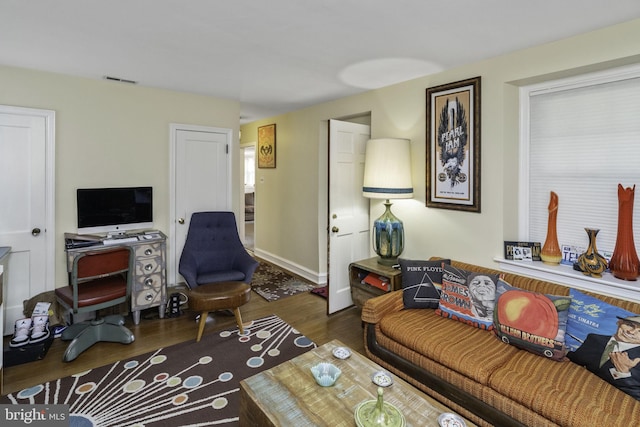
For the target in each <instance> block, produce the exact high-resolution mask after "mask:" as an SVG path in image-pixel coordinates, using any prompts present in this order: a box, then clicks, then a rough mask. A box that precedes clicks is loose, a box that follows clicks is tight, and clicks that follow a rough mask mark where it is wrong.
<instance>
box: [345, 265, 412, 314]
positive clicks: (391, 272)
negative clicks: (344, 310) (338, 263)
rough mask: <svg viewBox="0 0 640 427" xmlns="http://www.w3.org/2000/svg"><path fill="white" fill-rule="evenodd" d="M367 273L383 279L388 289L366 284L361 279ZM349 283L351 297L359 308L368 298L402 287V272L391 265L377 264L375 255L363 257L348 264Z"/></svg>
mask: <svg viewBox="0 0 640 427" xmlns="http://www.w3.org/2000/svg"><path fill="white" fill-rule="evenodd" d="M369 274H374V275H376V276H378V277H380V278H381V279H384V282H385V283H387V284H388V289H382V288H377V287H375V286H372V285H370V284H367V283H366V280H363V279H365V278H366V277H367V275H369ZM363 282H364V283H363ZM349 284H350V285H351V299H352V300H353V303H354V304H355V305H356V307H358V308H360V309H361V308H362V306H364V303H365V302H366V301H367V300H368V299H369V298H373V297H376V296H378V295H382V294H384V293H386V292H389V291H395V290H398V289H402V272H401V271H400V270H397V269H395V268H393V267H389V266H386V265H382V264H378V258H377V257H373V258H368V259H363V260H361V261H356V262H352V263H351V264H349Z"/></svg>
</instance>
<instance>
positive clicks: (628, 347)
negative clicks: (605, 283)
mask: <svg viewBox="0 0 640 427" xmlns="http://www.w3.org/2000/svg"><path fill="white" fill-rule="evenodd" d="M571 296H572V301H571V308H570V309H569V321H568V324H567V342H568V343H569V344H568V345H569V346H570V349H571V351H570V352H569V353H568V354H567V357H568V358H569V360H571V361H572V362H574V363H577V364H578V365H581V366H584V367H586V368H587V369H588V370H590V371H591V372H593V373H594V374H596V375H598V376H599V377H600V378H602V379H603V380H605V381H607V382H609V383H611V384H612V385H613V386H615V387H617V388H619V389H620V390H622V391H623V392H625V393H627V394H629V395H631V396H633V397H634V398H636V399H638V400H640V363H637V364H636V362H640V316H638V315H637V314H634V313H631V312H629V311H627V310H624V309H622V308H620V307H616V306H614V305H610V304H607V303H606V302H604V301H601V300H599V299H597V298H593V297H591V296H589V295H585V294H583V293H582V292H579V291H575V290H572V291H571ZM634 365H635V366H634Z"/></svg>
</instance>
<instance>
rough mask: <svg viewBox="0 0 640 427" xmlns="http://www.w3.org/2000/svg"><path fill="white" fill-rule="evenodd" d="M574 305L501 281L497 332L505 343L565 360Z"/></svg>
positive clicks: (496, 311) (565, 298)
mask: <svg viewBox="0 0 640 427" xmlns="http://www.w3.org/2000/svg"><path fill="white" fill-rule="evenodd" d="M570 304H571V298H569V297H566V296H556V295H546V294H543V293H540V292H532V291H527V290H524V289H520V288H516V287H514V286H511V285H510V284H509V283H507V282H505V281H504V280H502V279H500V280H499V281H498V289H497V291H496V308H495V315H494V320H495V323H494V326H495V327H494V330H493V331H494V332H495V334H496V335H497V336H498V337H499V338H500V339H501V340H502V341H503V342H505V343H508V344H512V345H515V346H516V347H520V348H522V349H524V350H528V351H530V352H532V353H535V354H539V355H541V356H545V357H548V358H551V359H553V360H563V359H564V356H565V355H566V354H567V350H566V347H565V345H564V337H565V333H566V329H567V317H568V313H569V305H570Z"/></svg>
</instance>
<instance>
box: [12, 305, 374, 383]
mask: <svg viewBox="0 0 640 427" xmlns="http://www.w3.org/2000/svg"><path fill="white" fill-rule="evenodd" d="M326 311H327V305H326V300H325V299H324V298H322V297H320V296H317V295H314V294H311V293H302V294H298V295H294V296H292V297H288V298H285V299H281V300H279V301H274V302H267V301H266V300H265V299H263V298H262V297H260V296H259V295H257V294H255V293H252V296H251V301H250V302H249V303H248V304H246V305H244V306H243V307H242V308H241V312H242V317H243V320H244V321H249V320H253V319H258V318H260V317H264V316H267V315H270V314H276V315H277V316H279V317H280V318H281V319H283V320H284V321H286V322H287V323H289V324H290V325H292V326H293V327H295V328H296V329H297V330H298V331H300V332H301V333H302V334H304V335H305V336H307V337H309V338H310V339H312V340H313V341H314V342H315V343H316V344H318V345H322V344H324V343H326V342H328V341H331V340H332V339H336V338H337V339H339V340H340V341H342V342H343V343H344V344H346V345H347V346H349V347H350V348H351V349H352V350H355V351H358V352H360V353H362V352H363V351H364V350H363V349H364V344H363V329H362V325H361V321H360V310H359V309H358V308H356V307H351V308H348V309H346V310H343V311H341V312H339V313H335V314H332V315H330V316H327V314H326ZM210 317H211V316H210ZM234 324H235V318H234V317H233V316H232V315H231V316H229V315H225V314H222V313H215V315H213V316H212V320H211V321H210V322H209V323H208V324H207V327H206V329H205V334H207V333H212V332H214V331H216V330H220V329H225V328H228V327H232V326H233V325H234ZM126 326H127V327H128V328H129V329H131V331H132V332H133V333H134V335H135V337H136V339H135V341H134V342H133V343H131V344H129V345H123V344H116V343H98V344H96V345H94V346H93V347H91V348H89V349H88V350H86V351H85V352H84V353H82V354H80V355H79V356H78V358H77V359H75V360H74V361H71V362H63V361H62V355H63V353H64V351H65V349H66V345H67V343H66V342H63V341H61V340H60V339H56V340H55V341H54V342H53V344H52V345H51V348H50V349H49V352H48V353H47V355H46V357H45V358H44V359H42V360H38V361H35V362H31V363H26V364H23V365H18V366H12V367H9V368H5V369H4V388H3V394H7V393H11V392H15V391H18V390H21V389H23V388H26V387H30V386H33V385H36V384H40V383H42V382H46V381H50V380H54V379H56V378H61V377H64V376H68V375H71V374H74V373H76V372H82V371H84V370H86V369H90V368H95V367H98V366H102V365H106V364H109V363H113V362H115V361H117V360H122V359H127V358H130V357H134V356H137V355H139V354H144V353H147V352H149V351H152V350H155V349H157V348H160V347H167V346H170V345H173V344H177V343H181V342H185V341H189V340H195V336H196V332H197V325H196V322H195V313H193V312H191V311H188V310H186V311H185V312H184V314H183V315H182V316H180V317H177V318H164V319H159V318H158V316H157V310H150V311H146V312H143V315H142V320H141V321H140V324H138V325H133V322H132V320H131V316H128V318H127V324H126ZM10 338H11V337H5V342H4V348H5V349H6V348H8V344H9V343H8V341H9V339H10Z"/></svg>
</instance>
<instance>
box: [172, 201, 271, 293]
mask: <svg viewBox="0 0 640 427" xmlns="http://www.w3.org/2000/svg"><path fill="white" fill-rule="evenodd" d="M258 265H259V263H258V261H256V260H255V259H253V257H251V255H249V254H248V253H247V251H246V249H245V248H244V246H243V245H242V242H241V241H240V237H239V236H238V229H237V226H236V217H235V215H234V214H233V212H196V213H194V214H193V215H192V216H191V223H190V224H189V232H188V234H187V240H186V242H185V244H184V248H183V249H182V255H181V256H180V266H179V269H178V271H179V272H180V274H181V275H182V277H184V278H185V280H186V281H187V285H188V286H189V288H191V289H194V288H195V287H197V286H199V285H204V284H206V283H215V282H229V281H237V282H244V283H251V278H252V277H253V273H254V272H255V271H256V268H258Z"/></svg>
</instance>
